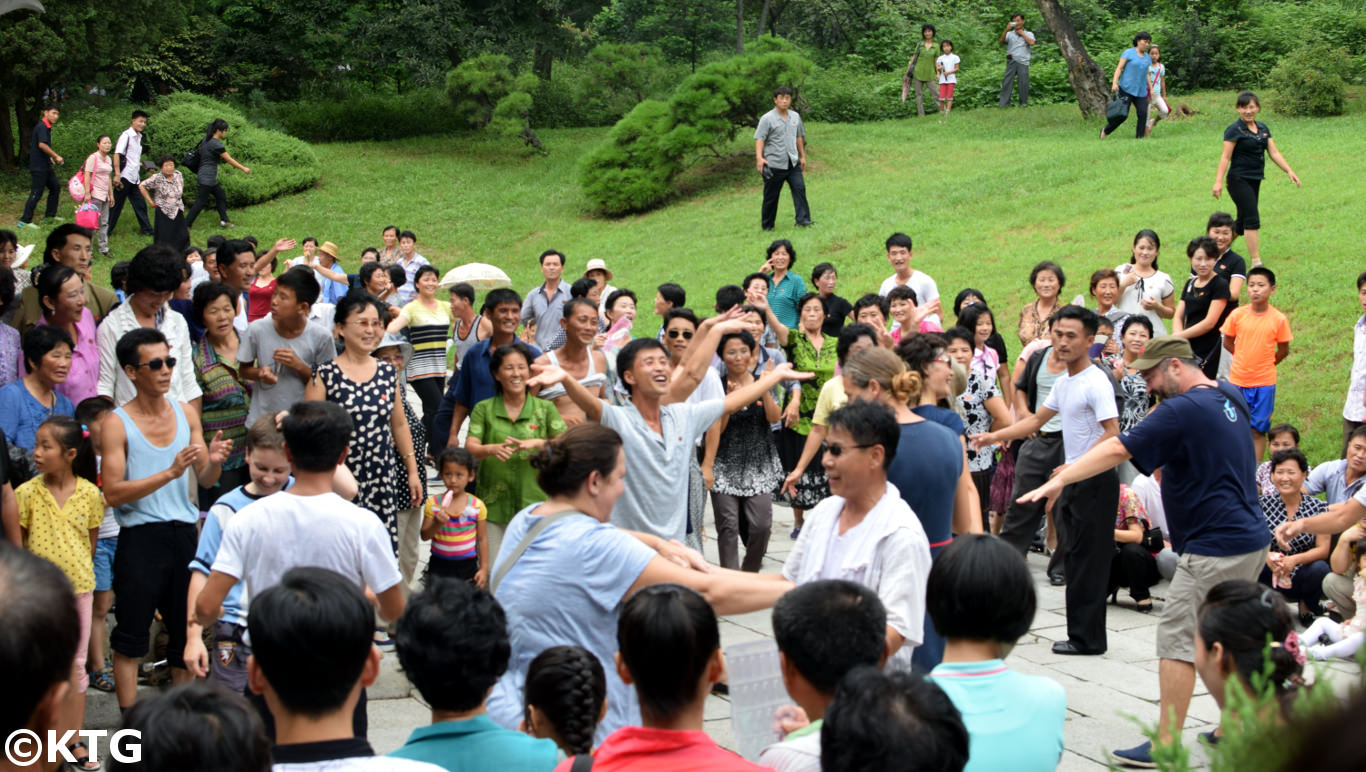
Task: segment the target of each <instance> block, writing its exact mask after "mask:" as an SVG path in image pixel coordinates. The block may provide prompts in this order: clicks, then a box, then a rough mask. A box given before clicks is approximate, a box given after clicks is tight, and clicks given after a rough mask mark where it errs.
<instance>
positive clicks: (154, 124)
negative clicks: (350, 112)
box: [120, 93, 319, 206]
mask: <svg viewBox="0 0 1366 772" xmlns="http://www.w3.org/2000/svg"><path fill="white" fill-rule="evenodd" d="M161 107H162V108H163V109H161V110H160V111H159V112H157V113H155V114H153V115H152V117H151V118H150V119H149V120H148V122H147V132H146V137H147V144H148V146H149V147H151V148H154V153H155V154H156V155H160V154H162V153H172V154H174V155H175V157H176V163H179V162H180V158H181V156H183V155H184V154H185V151H187V150H190V149H191V148H194V147H195V146H197V145H198V144H199V141H200V140H202V139H203V138H204V129H205V127H207V126H208V125H209V123H210V122H211V121H213V119H214V118H222V119H224V120H226V121H227V122H228V134H227V141H226V143H225V144H227V146H228V152H229V153H230V154H231V155H232V157H233V158H236V159H237V160H238V161H240V162H241V163H242V165H244V166H246V167H248V168H250V169H251V175H250V176H248V175H245V174H241V173H240V172H237V171H236V170H232V171H227V168H228V167H226V166H225V167H223V170H222V171H221V173H220V176H219V181H220V182H221V184H222V185H223V190H224V192H226V193H227V196H228V203H229V204H232V205H234V206H243V205H247V204H259V203H261V202H263V201H269V200H270V199H272V198H278V197H280V196H283V195H286V194H289V193H297V192H299V191H301V190H306V189H308V188H310V187H312V186H313V184H314V183H315V182H317V181H318V174H319V171H318V169H319V167H318V157H317V156H316V155H314V153H313V148H311V147H309V146H308V144H307V143H305V142H304V141H303V140H300V139H296V138H295V137H291V136H289V135H287V134H282V133H280V132H278V131H271V130H270V129H263V128H260V127H259V126H256V125H255V124H253V123H251V122H249V121H248V120H247V119H246V118H245V117H243V115H242V114H241V113H239V112H238V111H236V110H234V109H233V108H231V107H229V106H227V105H226V104H224V103H222V102H219V101H216V100H214V99H210V98H209V97H205V96H200V95H198V94H186V93H179V94H172V95H171V96H169V97H166V98H164V99H162V104H161ZM121 129H122V127H121V128H120V130H121ZM153 160H155V159H153ZM183 171H184V172H185V194H186V196H187V197H193V195H194V188H195V182H194V174H193V173H191V172H190V171H189V170H188V169H186V170H183Z"/></svg>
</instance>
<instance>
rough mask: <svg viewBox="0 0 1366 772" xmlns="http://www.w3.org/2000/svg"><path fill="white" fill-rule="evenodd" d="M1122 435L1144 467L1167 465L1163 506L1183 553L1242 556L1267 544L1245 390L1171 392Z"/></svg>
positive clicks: (1148, 470)
mask: <svg viewBox="0 0 1366 772" xmlns="http://www.w3.org/2000/svg"><path fill="white" fill-rule="evenodd" d="M1119 441H1120V442H1121V443H1123V444H1124V447H1125V449H1126V450H1128V451H1129V453H1130V455H1132V456H1133V463H1134V466H1136V467H1138V469H1139V471H1141V472H1143V473H1144V474H1152V470H1154V469H1156V468H1158V467H1161V468H1162V506H1163V508H1164V509H1165V510H1166V513H1167V527H1168V529H1169V530H1170V531H1171V533H1170V534H1168V536H1170V538H1171V541H1172V547H1173V548H1174V549H1175V550H1176V551H1177V552H1178V553H1181V554H1185V553H1188V552H1189V553H1193V554H1197V555H1205V556H1209V557H1225V556H1230V555H1245V554H1247V553H1249V552H1256V551H1257V550H1259V549H1261V548H1263V547H1265V546H1267V544H1268V543H1270V541H1271V535H1270V534H1269V533H1268V532H1267V530H1266V519H1265V518H1264V517H1263V516H1262V505H1261V502H1260V501H1258V499H1257V485H1256V476H1257V462H1256V456H1255V455H1254V452H1253V449H1252V427H1251V425H1250V424H1249V423H1248V414H1247V404H1246V403H1245V402H1244V401H1243V398H1242V396H1241V395H1238V394H1236V393H1234V392H1232V390H1230V391H1227V392H1225V391H1222V390H1220V389H1217V388H1214V387H1198V388H1194V389H1191V390H1190V391H1187V392H1186V393H1185V394H1178V395H1176V396H1174V397H1169V398H1167V399H1165V400H1163V401H1162V403H1161V404H1159V405H1158V406H1157V409H1156V410H1154V411H1153V412H1152V413H1149V414H1148V417H1147V418H1144V419H1143V420H1142V421H1141V422H1140V423H1138V424H1137V425H1136V426H1134V427H1133V428H1131V429H1129V430H1128V431H1127V432H1123V433H1121V434H1120V435H1119Z"/></svg>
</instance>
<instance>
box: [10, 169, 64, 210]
mask: <svg viewBox="0 0 1366 772" xmlns="http://www.w3.org/2000/svg"><path fill="white" fill-rule="evenodd" d="M28 173H29V175H30V176H31V177H32V181H31V182H30V183H29V188H28V200H27V201H25V202H24V216H23V217H20V218H19V222H23V223H31V222H33V212H34V210H36V209H37V208H38V201H39V199H41V198H42V197H43V191H47V212H46V214H45V215H44V216H45V217H56V216H57V198H58V197H59V196H61V194H62V183H61V182H60V181H59V180H58V179H57V172H56V170H55V169H53V168H52V166H50V165H49V166H48V167H47V171H42V172H35V171H33V170H32V169H30V170H29V172H28Z"/></svg>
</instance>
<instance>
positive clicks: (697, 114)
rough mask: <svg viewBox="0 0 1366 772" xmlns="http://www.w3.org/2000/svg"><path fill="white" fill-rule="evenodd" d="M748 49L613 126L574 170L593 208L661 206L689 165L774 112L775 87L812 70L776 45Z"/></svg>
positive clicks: (615, 210)
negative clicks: (577, 171) (675, 180)
mask: <svg viewBox="0 0 1366 772" xmlns="http://www.w3.org/2000/svg"><path fill="white" fill-rule="evenodd" d="M752 50H753V53H749V54H746V55H745V56H736V57H732V58H730V59H726V60H724V61H720V62H715V63H713V64H709V65H707V66H706V67H703V68H702V69H700V70H698V71H697V73H696V74H694V75H692V76H690V77H689V78H687V79H686V80H684V81H683V82H682V83H681V84H679V86H678V88H677V89H676V90H675V91H674V93H673V94H672V95H671V96H670V97H669V99H668V101H667V102H659V101H655V100H647V101H644V102H641V103H640V104H638V105H636V107H635V109H633V110H632V111H631V112H630V113H628V114H627V115H626V117H624V118H622V119H621V120H620V121H618V122H617V124H616V125H615V126H613V127H612V131H611V133H610V134H609V135H608V137H607V139H606V140H605V141H603V142H602V143H601V144H599V145H598V146H597V147H595V148H594V149H593V150H591V151H590V152H589V153H588V154H587V155H585V156H584V157H583V159H582V160H581V162H580V165H579V182H580V185H582V187H583V189H584V193H585V194H586V195H587V196H588V199H589V200H590V201H591V202H592V203H593V205H594V206H595V207H596V208H597V209H599V210H601V211H602V212H604V213H606V214H612V215H620V214H625V213H628V212H633V211H641V210H644V209H649V208H650V207H653V206H656V205H658V204H659V203H660V202H662V201H663V200H664V199H665V198H667V197H668V196H669V194H670V193H671V192H672V190H673V182H674V179H675V178H676V177H677V176H678V174H679V173H680V172H681V171H682V170H683V169H684V168H685V167H686V166H687V165H688V164H690V163H692V162H694V161H696V160H697V159H698V158H699V157H701V156H704V155H711V156H721V155H722V154H721V151H720V148H721V147H723V146H724V145H725V144H726V143H727V142H729V141H730V140H733V139H734V138H735V137H736V135H737V134H738V133H739V131H740V130H741V129H742V128H746V129H748V128H750V127H753V126H754V125H755V123H756V122H757V121H758V119H759V116H761V115H762V114H763V113H765V112H767V111H768V110H769V109H771V108H772V104H773V89H774V88H775V87H776V86H778V85H791V86H793V87H796V86H799V85H800V84H801V83H802V82H803V81H804V80H805V79H806V77H807V75H808V73H810V71H811V63H810V62H809V61H807V60H806V59H804V58H802V57H801V56H798V55H797V54H796V53H795V52H794V50H793V48H792V46H791V45H790V44H788V43H785V42H783V41H781V40H772V39H764V40H761V41H759V43H758V44H756V45H755V46H753V49H752Z"/></svg>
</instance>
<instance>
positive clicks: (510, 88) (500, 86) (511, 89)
mask: <svg viewBox="0 0 1366 772" xmlns="http://www.w3.org/2000/svg"><path fill="white" fill-rule="evenodd" d="M538 82H539V79H538V78H537V77H536V76H535V75H533V74H532V73H529V72H524V73H522V74H521V75H516V74H514V73H513V72H512V59H510V58H509V57H507V56H505V55H503V54H484V55H482V56H478V57H475V58H474V59H470V60H468V61H464V62H461V63H460V65H459V66H458V67H456V68H455V69H454V70H451V71H450V72H449V73H447V74H446V96H447V97H449V98H450V100H451V103H452V104H454V105H455V112H456V115H458V116H459V117H460V118H461V119H462V120H465V121H467V122H468V123H469V125H471V126H474V127H475V128H483V127H485V126H489V127H490V128H492V129H493V130H494V131H496V132H498V133H499V134H503V135H505V136H510V137H518V138H520V139H521V140H522V141H523V142H525V143H526V145H527V146H528V147H533V148H536V149H537V150H544V149H545V148H544V147H543V146H542V145H541V140H540V139H538V138H537V137H536V134H535V133H534V132H533V131H532V130H531V107H532V103H533V101H534V100H533V97H532V96H531V94H532V92H533V91H535V90H536V86H537V83H538Z"/></svg>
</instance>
